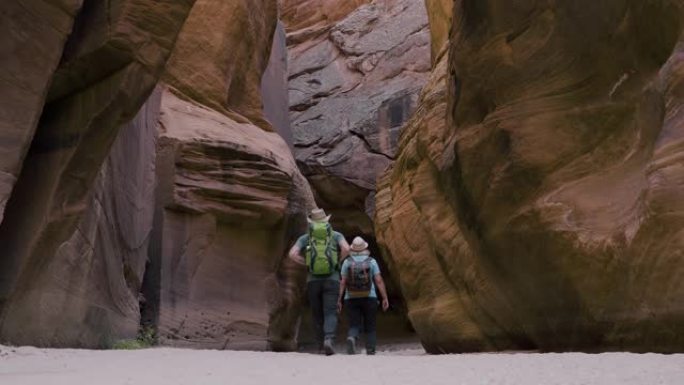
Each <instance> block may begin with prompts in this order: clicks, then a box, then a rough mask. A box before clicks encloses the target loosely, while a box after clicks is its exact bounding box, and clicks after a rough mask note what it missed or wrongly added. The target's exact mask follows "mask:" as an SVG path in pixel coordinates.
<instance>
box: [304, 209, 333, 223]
mask: <svg viewBox="0 0 684 385" xmlns="http://www.w3.org/2000/svg"><path fill="white" fill-rule="evenodd" d="M330 217H331V216H330V215H327V214H326V213H325V211H324V210H323V209H313V210H311V213H309V218H308V219H309V222H328V221H329V220H330Z"/></svg>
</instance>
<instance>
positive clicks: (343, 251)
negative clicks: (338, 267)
mask: <svg viewBox="0 0 684 385" xmlns="http://www.w3.org/2000/svg"><path fill="white" fill-rule="evenodd" d="M337 244H338V245H339V246H340V261H344V259H345V258H347V256H348V255H349V244H348V243H347V240H346V239H344V236H340V239H339V241H338V242H337Z"/></svg>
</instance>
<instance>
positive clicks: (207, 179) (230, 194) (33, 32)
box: [0, 0, 314, 349]
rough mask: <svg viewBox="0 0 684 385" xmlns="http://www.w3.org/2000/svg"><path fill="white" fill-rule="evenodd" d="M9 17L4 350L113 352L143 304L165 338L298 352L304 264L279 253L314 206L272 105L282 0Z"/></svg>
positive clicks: (78, 7) (2, 115) (113, 4)
mask: <svg viewBox="0 0 684 385" xmlns="http://www.w3.org/2000/svg"><path fill="white" fill-rule="evenodd" d="M0 9H2V10H3V12H2V16H1V17H2V18H3V23H2V26H1V27H0V31H3V32H7V36H8V38H7V39H3V41H2V45H1V46H0V47H2V50H3V52H6V53H8V55H6V56H8V60H3V62H2V65H1V66H2V70H3V71H0V72H2V75H0V76H2V79H3V80H6V83H7V84H8V87H7V88H3V90H2V91H0V95H2V98H3V99H2V100H3V104H2V106H1V107H0V124H1V126H0V128H2V130H1V131H2V132H0V136H2V135H4V136H3V138H5V139H6V140H5V141H3V144H2V145H1V146H0V147H2V149H3V151H2V154H0V163H1V164H0V167H1V168H0V174H1V175H0V211H1V210H2V208H3V207H4V203H2V202H4V200H5V199H6V196H7V195H8V194H9V190H11V189H12V186H13V185H14V189H13V191H12V194H11V197H10V199H9V201H8V203H7V205H6V210H5V215H4V218H3V220H2V224H1V225H0V246H2V249H3V255H2V257H0V342H5V343H12V344H32V345H42V346H58V347H65V346H73V347H108V346H111V344H112V343H113V342H115V341H116V340H119V339H122V338H135V337H136V335H137V334H138V332H139V330H138V329H139V327H140V321H141V320H140V318H141V310H140V306H139V303H142V305H143V313H144V319H143V324H144V325H146V326H150V325H151V326H157V327H158V337H159V339H160V341H161V342H162V343H167V344H174V345H179V344H185V345H189V346H197V347H218V348H250V349H265V348H267V345H268V344H269V343H270V346H271V347H272V348H274V349H292V348H293V346H294V341H295V337H296V331H295V326H296V324H297V322H296V321H297V319H298V317H299V314H300V310H301V303H300V300H301V293H300V290H301V287H303V283H302V282H301V280H302V279H303V278H304V274H303V273H304V271H303V268H301V267H300V266H292V265H291V264H290V263H289V262H288V261H287V260H286V259H284V258H283V257H284V254H285V248H286V246H287V245H288V244H289V243H290V242H291V241H292V239H293V238H294V236H295V235H296V233H297V232H298V231H299V230H302V228H303V227H304V225H305V212H306V210H307V209H309V208H311V207H312V206H313V205H314V202H313V195H312V193H311V191H310V189H309V186H308V183H307V182H306V180H305V179H304V177H303V176H302V175H301V174H300V173H299V171H298V170H297V167H296V164H295V161H294V158H293V156H292V153H291V151H290V149H289V148H288V146H287V144H286V143H285V142H284V141H283V139H282V138H281V137H280V136H278V134H276V133H275V132H273V131H274V130H273V127H272V126H271V124H270V123H269V122H268V121H267V119H266V118H265V117H264V113H263V109H264V108H263V106H262V99H261V95H260V89H261V87H263V88H264V89H265V90H267V91H268V92H273V94H274V95H286V94H287V89H286V73H285V71H286V67H285V64H286V63H285V62H284V61H283V59H284V37H283V36H282V35H281V39H280V40H277V41H276V42H275V43H274V47H276V48H279V49H280V51H279V52H278V53H275V54H274V56H273V58H272V59H271V62H272V63H271V64H272V66H271V68H272V70H271V72H269V77H264V78H263V79H262V74H263V73H264V70H265V69H266V68H267V65H268V64H269V57H270V55H269V53H270V51H271V44H272V36H273V34H274V29H275V26H276V22H277V7H276V1H275V0H260V1H254V0H231V1H222V2H216V1H211V0H198V1H197V2H196V3H195V2H194V1H191V0H188V1H176V0H174V1H148V0H130V1H129V0H122V1H109V2H106V3H103V2H101V1H96V0H85V1H84V2H83V4H81V2H79V1H76V2H59V1H43V2H38V1H35V2H34V1H28V2H26V1H24V2H22V4H21V5H19V4H18V3H17V2H15V1H14V0H11V1H9V2H8V3H6V4H5V3H3V5H1V6H0ZM191 9H192V10H191ZM188 15H189V16H188ZM186 17H187V20H186ZM5 18H7V20H5ZM72 23H73V28H72ZM181 27H182V32H181ZM207 31H211V33H207ZM179 32H180V35H178V33H179ZM281 34H282V31H281ZM67 35H69V38H68V40H67V41H66V43H64V40H65V39H66V36H67ZM177 36H178V39H177ZM60 43H61V44H60ZM58 46H59V49H56V47H58ZM60 57H61V61H60ZM167 59H168V63H167ZM22 66H24V67H25V68H20V67H22ZM5 67H7V68H5ZM162 75H163V80H164V83H165V84H163V85H161V86H160V87H159V89H158V91H156V92H154V93H153V94H152V96H151V97H150V93H151V92H152V90H153V88H154V87H155V85H156V84H157V83H158V81H159V79H160V77H161V76H162ZM146 100H147V102H146V103H145V105H144V107H143V108H142V109H140V107H141V106H142V105H143V103H144V102H145V101H146ZM5 102H6V103H5ZM275 102H279V103H280V104H279V105H277V106H276V105H274V104H275ZM268 103H269V104H268V105H267V106H266V108H265V109H266V110H267V111H268V115H269V118H270V119H272V120H274V121H277V123H280V124H281V125H280V126H278V129H279V130H280V131H281V132H283V133H284V135H286V134H287V130H288V127H287V125H282V119H283V116H285V115H286V114H287V104H286V100H273V99H269V100H268ZM18 106H20V107H21V108H19V107H18ZM41 109H42V115H41V117H40V122H39V123H37V120H38V116H39V115H40V114H41ZM136 112H137V113H138V115H137V117H135V119H133V120H132V121H131V119H132V118H133V117H134V116H135V114H136ZM278 119H280V121H278ZM129 121H130V123H128V122H129ZM36 124H37V130H36V132H35V135H34V134H33V130H34V128H35V126H36ZM120 127H123V128H122V129H121V130H120V129H119V128H120ZM28 143H30V149H29V150H28V153H26V148H27V146H28ZM22 162H23V163H22ZM20 167H21V173H20V174H19V177H18V179H17V181H16V184H14V182H13V180H14V178H15V176H16V175H17V173H18V172H19V168H20ZM6 193H7V194H6ZM148 257H149V261H148ZM146 262H147V263H146ZM143 281H144V282H143ZM141 294H143V295H141Z"/></svg>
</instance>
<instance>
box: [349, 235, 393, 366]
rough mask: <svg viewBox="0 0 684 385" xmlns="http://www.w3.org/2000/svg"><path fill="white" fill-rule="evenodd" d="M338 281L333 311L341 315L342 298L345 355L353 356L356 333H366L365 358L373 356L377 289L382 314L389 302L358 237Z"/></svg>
mask: <svg viewBox="0 0 684 385" xmlns="http://www.w3.org/2000/svg"><path fill="white" fill-rule="evenodd" d="M341 272H342V281H341V282H340V292H339V295H338V299H337V311H338V312H341V311H342V298H343V296H344V304H345V306H346V308H347V314H349V332H348V333H347V353H348V354H356V340H357V338H358V337H359V334H360V331H361V330H362V329H363V330H364V331H365V333H366V354H368V355H373V354H375V344H376V339H377V337H376V332H375V316H376V313H377V311H378V296H377V293H376V291H375V288H376V287H377V289H378V291H380V296H381V297H382V302H381V303H382V310H383V311H387V309H388V308H389V301H388V299H387V290H386V289H385V281H383V280H382V276H381V275H380V267H379V266H378V262H377V261H375V259H374V258H373V257H371V256H370V251H368V243H367V242H366V241H364V240H363V238H361V237H356V238H354V240H353V241H352V244H351V248H350V253H349V258H347V259H345V260H344V262H343V263H342V269H341Z"/></svg>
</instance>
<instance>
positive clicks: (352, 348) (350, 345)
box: [347, 337, 356, 354]
mask: <svg viewBox="0 0 684 385" xmlns="http://www.w3.org/2000/svg"><path fill="white" fill-rule="evenodd" d="M347 354H356V339H355V338H354V337H347Z"/></svg>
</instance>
